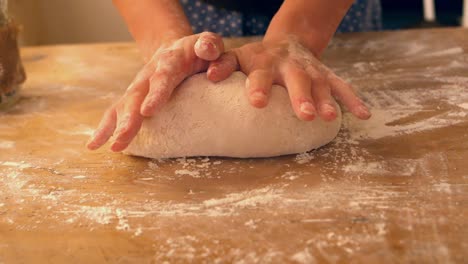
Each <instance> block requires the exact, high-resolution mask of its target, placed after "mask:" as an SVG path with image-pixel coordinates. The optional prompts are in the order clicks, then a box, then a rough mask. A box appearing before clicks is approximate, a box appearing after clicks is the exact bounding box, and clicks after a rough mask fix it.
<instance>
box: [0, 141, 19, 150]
mask: <svg viewBox="0 0 468 264" xmlns="http://www.w3.org/2000/svg"><path fill="white" fill-rule="evenodd" d="M14 147H15V142H14V141H8V140H0V149H11V148H14Z"/></svg>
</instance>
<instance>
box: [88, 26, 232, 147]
mask: <svg viewBox="0 0 468 264" xmlns="http://www.w3.org/2000/svg"><path fill="white" fill-rule="evenodd" d="M223 52H224V44H223V41H222V39H221V37H220V36H218V35H216V34H214V33H211V32H204V33H201V34H196V35H190V36H186V37H183V38H181V39H178V40H175V41H172V42H170V43H167V44H164V45H162V46H161V47H160V48H159V49H158V50H157V51H156V52H155V53H154V55H153V57H152V58H151V59H150V60H149V61H148V63H146V65H145V66H143V68H142V69H141V70H140V71H139V72H138V74H137V75H136V77H135V79H134V80H133V81H132V83H131V84H130V86H129V87H128V89H127V90H126V92H125V94H124V95H123V96H122V97H121V98H120V99H119V100H118V101H117V102H115V103H114V104H113V105H112V106H111V107H109V108H108V109H107V111H106V112H105V113H104V116H103V117H102V120H101V122H100V123H99V126H98V128H97V129H96V131H95V133H94V135H93V136H92V137H91V139H90V140H89V141H88V143H87V147H88V149H90V150H95V149H98V148H99V147H101V146H102V145H104V144H105V143H106V142H107V141H108V140H109V139H110V138H111V137H112V136H114V140H113V142H112V145H111V150H112V151H115V152H118V151H122V150H124V149H125V148H126V147H127V146H128V145H129V144H130V142H131V141H132V139H133V138H134V137H135V136H136V134H137V133H138V131H139V130H140V127H141V124H142V122H143V120H144V118H145V117H150V116H153V115H154V114H155V113H157V112H158V111H159V110H160V109H161V108H162V107H163V106H164V104H165V103H166V102H167V101H168V100H169V98H170V96H171V94H172V92H173V91H174V89H175V88H176V87H177V86H178V85H179V84H180V83H181V82H182V81H183V80H184V79H185V78H187V77H189V76H191V75H193V74H196V73H199V72H202V71H206V70H207V69H208V66H209V64H210V62H212V61H215V60H216V59H218V58H219V57H220V55H221V54H222V53H223ZM228 65H230V64H228ZM227 67H231V66H227ZM232 67H234V66H232ZM231 72H232V69H223V68H222V67H218V68H212V69H210V70H209V71H208V73H207V75H208V79H210V80H212V81H219V80H223V79H225V78H227V77H228V76H229V74H230V73H231Z"/></svg>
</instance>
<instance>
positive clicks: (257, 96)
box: [250, 92, 266, 102]
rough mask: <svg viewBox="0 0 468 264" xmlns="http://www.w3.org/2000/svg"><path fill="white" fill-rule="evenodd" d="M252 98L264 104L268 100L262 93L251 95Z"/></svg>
mask: <svg viewBox="0 0 468 264" xmlns="http://www.w3.org/2000/svg"><path fill="white" fill-rule="evenodd" d="M250 98H251V99H252V100H253V101H255V102H263V101H265V99H266V96H265V94H264V93H262V92H254V93H252V94H251V95H250Z"/></svg>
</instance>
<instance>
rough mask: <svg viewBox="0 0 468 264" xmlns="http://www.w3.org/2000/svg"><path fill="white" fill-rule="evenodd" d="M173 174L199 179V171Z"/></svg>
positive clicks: (180, 171)
mask: <svg viewBox="0 0 468 264" xmlns="http://www.w3.org/2000/svg"><path fill="white" fill-rule="evenodd" d="M175 174H177V175H188V176H192V177H193V178H200V172H199V171H190V170H176V171H175Z"/></svg>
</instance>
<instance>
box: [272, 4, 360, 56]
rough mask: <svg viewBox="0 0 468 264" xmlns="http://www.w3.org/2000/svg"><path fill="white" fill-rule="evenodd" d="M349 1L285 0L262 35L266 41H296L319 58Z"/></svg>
mask: <svg viewBox="0 0 468 264" xmlns="http://www.w3.org/2000/svg"><path fill="white" fill-rule="evenodd" d="M352 3H353V1H352V0H327V1H321V0H315V1H313V0H285V1H284V3H283V5H282V6H281V8H280V9H279V11H278V12H277V13H276V14H275V16H274V17H273V19H272V20H271V23H270V25H269V27H268V30H267V32H266V34H265V40H266V41H280V40H281V39H288V38H291V37H292V38H295V39H296V40H297V41H299V42H300V43H301V44H302V45H303V46H305V47H306V48H308V49H309V50H310V51H311V52H312V53H314V54H315V56H317V57H319V56H320V55H321V54H322V53H323V51H324V50H325V48H326V47H327V46H328V43H329V42H330V40H331V38H332V37H333V35H334V34H335V31H336V29H337V28H338V26H339V24H340V22H341V20H342V19H343V17H344V16H345V14H346V12H347V11H348V9H349V7H350V6H351V5H352Z"/></svg>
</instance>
